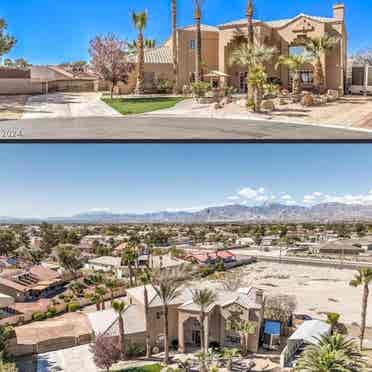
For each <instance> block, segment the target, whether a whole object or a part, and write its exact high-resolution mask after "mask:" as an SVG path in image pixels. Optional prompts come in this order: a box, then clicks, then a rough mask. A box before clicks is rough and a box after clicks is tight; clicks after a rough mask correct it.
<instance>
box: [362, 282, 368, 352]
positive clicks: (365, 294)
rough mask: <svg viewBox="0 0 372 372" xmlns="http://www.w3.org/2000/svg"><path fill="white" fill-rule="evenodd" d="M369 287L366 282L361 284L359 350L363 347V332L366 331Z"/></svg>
mask: <svg viewBox="0 0 372 372" xmlns="http://www.w3.org/2000/svg"><path fill="white" fill-rule="evenodd" d="M368 296H369V287H368V284H367V283H366V284H364V286H363V299H362V314H361V315H362V320H361V324H360V350H362V348H363V340H364V334H365V331H366V317H367V305H368Z"/></svg>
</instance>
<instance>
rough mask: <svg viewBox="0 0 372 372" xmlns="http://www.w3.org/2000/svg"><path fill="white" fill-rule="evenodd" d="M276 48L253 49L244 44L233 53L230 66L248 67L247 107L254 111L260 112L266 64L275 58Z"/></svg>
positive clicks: (262, 47) (259, 47) (260, 47)
mask: <svg viewBox="0 0 372 372" xmlns="http://www.w3.org/2000/svg"><path fill="white" fill-rule="evenodd" d="M275 54H276V49H275V48H269V47H265V46H257V47H253V46H250V45H249V44H247V43H242V44H241V45H240V47H239V48H237V49H235V50H233V52H232V53H231V58H230V64H237V65H243V66H247V67H248V78H247V83H248V85H249V89H248V92H250V93H249V94H248V98H247V105H248V107H249V108H252V109H253V111H260V108H261V102H262V92H263V85H264V83H265V81H266V70H265V63H267V62H269V61H270V60H271V59H272V58H274V56H275Z"/></svg>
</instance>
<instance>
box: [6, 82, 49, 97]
mask: <svg viewBox="0 0 372 372" xmlns="http://www.w3.org/2000/svg"><path fill="white" fill-rule="evenodd" d="M41 93H43V84H42V83H41V82H39V81H33V80H31V79H0V94H41Z"/></svg>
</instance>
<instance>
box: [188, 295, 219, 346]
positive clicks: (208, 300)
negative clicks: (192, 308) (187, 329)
mask: <svg viewBox="0 0 372 372" xmlns="http://www.w3.org/2000/svg"><path fill="white" fill-rule="evenodd" d="M192 300H193V302H194V303H195V304H196V305H198V306H199V307H200V310H199V317H200V328H201V329H200V339H201V350H202V352H206V351H207V350H208V345H209V339H208V338H209V337H208V335H209V331H208V329H206V326H205V315H206V311H207V309H208V307H209V306H210V305H212V304H213V302H214V301H215V300H216V294H215V292H213V291H212V290H210V289H208V288H203V289H195V290H193V291H192Z"/></svg>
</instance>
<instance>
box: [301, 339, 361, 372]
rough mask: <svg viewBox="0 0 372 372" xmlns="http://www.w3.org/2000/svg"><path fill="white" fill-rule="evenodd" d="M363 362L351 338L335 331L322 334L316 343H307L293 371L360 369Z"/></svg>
mask: <svg viewBox="0 0 372 372" xmlns="http://www.w3.org/2000/svg"><path fill="white" fill-rule="evenodd" d="M364 366H365V362H364V360H363V358H362V355H361V353H360V350H359V348H358V346H357V345H356V344H355V342H354V341H353V340H352V339H349V340H347V339H346V338H345V336H343V335H341V334H339V333H336V334H334V335H327V336H322V337H321V338H320V339H318V342H317V344H316V345H309V346H307V347H306V348H305V350H304V351H303V353H302V354H301V356H300V357H299V358H298V361H297V364H296V367H295V371H301V372H330V371H340V372H341V371H345V372H357V371H362V370H363V367H364Z"/></svg>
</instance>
